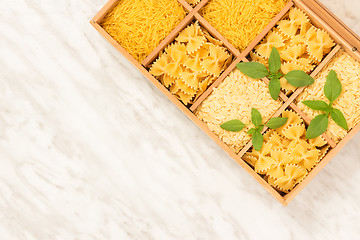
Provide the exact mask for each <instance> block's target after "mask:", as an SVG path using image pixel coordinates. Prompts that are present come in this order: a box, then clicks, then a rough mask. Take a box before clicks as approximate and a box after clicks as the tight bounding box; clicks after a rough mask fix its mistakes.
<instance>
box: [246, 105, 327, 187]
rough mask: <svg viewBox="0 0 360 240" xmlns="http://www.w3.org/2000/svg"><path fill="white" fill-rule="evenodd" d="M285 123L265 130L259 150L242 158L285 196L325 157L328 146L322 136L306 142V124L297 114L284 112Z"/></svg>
mask: <svg viewBox="0 0 360 240" xmlns="http://www.w3.org/2000/svg"><path fill="white" fill-rule="evenodd" d="M282 117H287V118H288V121H287V123H286V124H285V125H284V126H282V127H281V128H279V129H276V130H268V131H267V133H266V134H265V135H264V145H263V148H262V149H261V151H259V152H258V151H255V150H254V149H253V150H252V151H251V152H247V153H246V154H245V155H244V156H243V159H244V160H245V161H246V162H247V163H248V164H250V165H251V166H252V167H254V169H255V171H256V172H257V173H258V174H261V175H263V176H264V178H265V179H266V180H267V182H268V183H269V184H270V185H271V186H272V187H274V188H275V189H277V190H278V191H281V192H284V193H288V192H289V191H291V190H292V189H293V188H294V187H295V186H296V184H298V183H300V182H301V181H302V180H303V179H304V178H305V177H306V176H307V174H308V173H309V172H310V171H311V170H312V169H313V168H314V167H315V166H316V164H317V163H319V162H320V160H321V159H322V158H323V157H324V156H325V154H326V153H327V151H328V149H329V146H327V145H326V141H325V140H324V139H323V138H322V137H318V138H315V139H311V140H306V139H305V131H306V129H305V125H304V123H303V121H302V119H301V118H300V116H299V115H297V114H296V113H294V112H292V111H284V112H283V113H282Z"/></svg>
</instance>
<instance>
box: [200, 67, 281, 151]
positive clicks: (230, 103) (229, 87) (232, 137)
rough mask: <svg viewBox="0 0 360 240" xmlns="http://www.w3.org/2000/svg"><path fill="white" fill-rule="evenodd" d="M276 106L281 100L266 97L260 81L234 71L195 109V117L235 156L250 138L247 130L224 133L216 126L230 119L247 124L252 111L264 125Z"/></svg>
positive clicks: (277, 107) (265, 87)
mask: <svg viewBox="0 0 360 240" xmlns="http://www.w3.org/2000/svg"><path fill="white" fill-rule="evenodd" d="M280 106H281V101H279V100H278V101H274V100H273V99H272V98H271V97H270V94H269V90H268V87H267V85H266V84H265V83H264V82H263V81H262V80H254V79H251V78H249V77H247V76H245V75H244V74H242V73H241V72H240V71H239V70H237V69H235V70H234V71H233V72H231V73H230V75H229V76H228V77H226V78H225V80H224V81H223V82H222V83H221V84H220V85H219V86H218V87H217V88H215V89H214V91H213V92H212V93H211V94H210V96H209V97H208V98H207V99H206V100H205V101H204V102H203V103H202V104H201V105H200V106H199V108H198V110H197V111H196V113H195V115H196V116H197V117H198V118H199V119H200V120H202V121H203V122H205V123H206V124H207V126H208V127H209V128H210V130H211V131H213V132H214V133H215V134H216V135H218V136H219V137H220V138H221V139H222V141H224V142H225V143H226V144H227V145H228V146H229V147H231V148H232V149H233V150H234V151H235V152H236V153H238V152H240V150H241V149H242V148H243V147H244V146H245V145H246V144H247V142H249V141H250V139H251V138H250V136H249V135H248V134H247V133H246V132H247V130H249V127H246V128H245V129H244V130H243V131H241V132H237V133H236V132H229V131H225V130H223V129H221V127H220V125H221V124H223V123H224V122H227V121H229V120H233V119H239V120H241V121H242V122H243V123H250V122H251V109H252V108H256V109H258V110H259V111H260V113H261V115H262V116H263V120H264V122H266V121H268V120H269V119H270V118H271V116H272V115H273V114H274V113H275V112H276V110H277V109H279V108H280Z"/></svg>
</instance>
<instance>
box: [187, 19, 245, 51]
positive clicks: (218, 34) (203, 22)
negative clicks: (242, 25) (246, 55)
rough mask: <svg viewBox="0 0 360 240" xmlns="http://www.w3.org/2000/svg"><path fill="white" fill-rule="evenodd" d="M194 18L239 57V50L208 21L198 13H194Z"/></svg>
mask: <svg viewBox="0 0 360 240" xmlns="http://www.w3.org/2000/svg"><path fill="white" fill-rule="evenodd" d="M194 16H195V18H196V19H197V20H198V21H199V22H200V23H201V25H203V26H204V27H205V28H206V30H208V31H209V33H210V34H211V35H213V36H215V37H216V38H217V39H219V40H220V41H222V42H223V44H224V45H225V47H226V48H227V49H228V50H229V51H230V52H231V53H232V54H233V55H234V56H235V57H239V55H240V52H239V50H237V49H236V48H235V47H234V46H233V45H232V44H231V43H230V42H229V41H228V40H227V39H226V38H225V37H223V36H222V35H221V34H220V33H219V32H218V31H217V30H216V29H215V28H214V27H213V26H212V25H211V24H210V23H209V22H208V21H206V20H205V19H204V18H203V17H202V16H201V15H200V14H199V13H195V14H194Z"/></svg>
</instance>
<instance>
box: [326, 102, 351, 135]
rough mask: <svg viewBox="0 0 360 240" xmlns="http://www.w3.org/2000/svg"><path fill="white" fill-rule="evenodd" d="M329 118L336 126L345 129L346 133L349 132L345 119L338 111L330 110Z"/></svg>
mask: <svg viewBox="0 0 360 240" xmlns="http://www.w3.org/2000/svg"><path fill="white" fill-rule="evenodd" d="M330 115H331V118H332V119H333V120H334V122H336V124H337V125H339V126H340V127H342V128H343V129H345V130H346V131H349V126H348V124H347V122H346V119H345V117H344V114H343V113H342V112H341V111H340V110H339V109H335V108H334V109H331V111H330Z"/></svg>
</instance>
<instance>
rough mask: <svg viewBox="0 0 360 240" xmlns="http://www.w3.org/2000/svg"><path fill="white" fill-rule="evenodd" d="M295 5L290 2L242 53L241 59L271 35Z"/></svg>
mask: <svg viewBox="0 0 360 240" xmlns="http://www.w3.org/2000/svg"><path fill="white" fill-rule="evenodd" d="M293 5H294V3H293V2H292V1H290V2H289V3H288V4H287V5H286V6H285V7H284V9H283V10H281V11H280V12H279V13H278V14H277V15H276V17H275V18H274V19H273V20H272V21H271V22H270V23H269V24H268V25H267V26H266V27H265V28H264V29H263V30H262V31H261V33H260V34H259V35H258V36H257V37H256V38H255V39H254V40H253V41H252V42H251V43H250V44H249V46H248V47H247V48H245V50H244V51H243V52H242V53H241V55H240V57H241V58H244V57H246V56H247V55H248V54H249V53H250V52H251V51H252V50H253V49H254V47H256V45H258V44H259V43H260V41H261V40H262V39H263V38H264V37H265V36H266V35H267V34H268V33H269V31H270V30H271V29H272V28H273V27H275V25H276V24H277V23H278V22H279V21H280V19H282V18H283V17H284V15H285V14H286V13H287V12H288V11H289V10H290V8H291V7H292V6H293Z"/></svg>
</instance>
